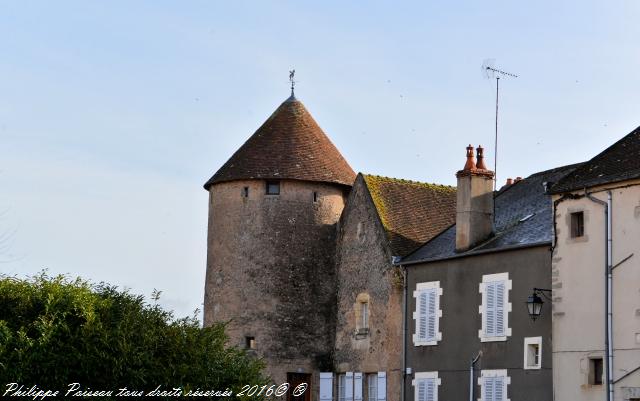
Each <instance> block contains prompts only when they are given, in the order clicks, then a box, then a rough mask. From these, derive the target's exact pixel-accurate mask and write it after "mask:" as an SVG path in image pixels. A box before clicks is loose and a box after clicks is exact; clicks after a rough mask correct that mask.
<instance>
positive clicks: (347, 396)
mask: <svg viewBox="0 0 640 401" xmlns="http://www.w3.org/2000/svg"><path fill="white" fill-rule="evenodd" d="M344 401H353V372H347V374H346V375H345V378H344Z"/></svg>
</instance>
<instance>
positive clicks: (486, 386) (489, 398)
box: [482, 377, 496, 401]
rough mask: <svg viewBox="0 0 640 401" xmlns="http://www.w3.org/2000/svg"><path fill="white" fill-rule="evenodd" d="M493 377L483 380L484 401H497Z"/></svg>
mask: <svg viewBox="0 0 640 401" xmlns="http://www.w3.org/2000/svg"><path fill="white" fill-rule="evenodd" d="M493 379H494V378H493V377H485V378H484V379H483V380H482V392H483V393H484V394H482V401H496V399H495V398H494V397H495V393H494V391H493V383H494V380H493Z"/></svg>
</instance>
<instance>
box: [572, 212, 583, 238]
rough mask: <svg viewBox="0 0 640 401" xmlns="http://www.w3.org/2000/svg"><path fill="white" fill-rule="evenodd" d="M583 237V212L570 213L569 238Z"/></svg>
mask: <svg viewBox="0 0 640 401" xmlns="http://www.w3.org/2000/svg"><path fill="white" fill-rule="evenodd" d="M582 236H584V212H575V213H571V238H579V237H582Z"/></svg>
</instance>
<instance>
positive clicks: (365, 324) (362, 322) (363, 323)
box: [358, 302, 369, 332]
mask: <svg viewBox="0 0 640 401" xmlns="http://www.w3.org/2000/svg"><path fill="white" fill-rule="evenodd" d="M359 317H360V319H359V321H358V331H361V332H366V331H368V330H369V302H360V316H359Z"/></svg>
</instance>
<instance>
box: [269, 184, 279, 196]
mask: <svg viewBox="0 0 640 401" xmlns="http://www.w3.org/2000/svg"><path fill="white" fill-rule="evenodd" d="M267 195H280V181H267Z"/></svg>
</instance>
